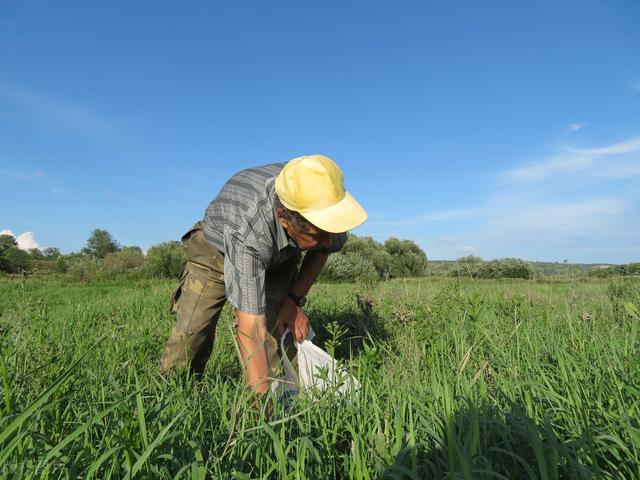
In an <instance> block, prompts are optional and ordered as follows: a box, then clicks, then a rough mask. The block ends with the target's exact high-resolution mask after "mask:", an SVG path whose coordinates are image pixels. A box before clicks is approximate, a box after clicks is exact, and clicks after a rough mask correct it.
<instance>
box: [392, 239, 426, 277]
mask: <svg viewBox="0 0 640 480" xmlns="http://www.w3.org/2000/svg"><path fill="white" fill-rule="evenodd" d="M384 249H385V251H386V252H387V253H388V254H389V255H390V258H391V264H390V268H389V276H390V277H392V278H397V277H419V276H422V275H424V274H425V273H426V270H427V255H426V254H425V253H424V251H423V250H422V249H421V248H420V247H419V246H418V245H417V244H416V243H415V242H414V241H412V240H400V239H398V238H395V237H391V238H389V239H387V241H386V242H384Z"/></svg>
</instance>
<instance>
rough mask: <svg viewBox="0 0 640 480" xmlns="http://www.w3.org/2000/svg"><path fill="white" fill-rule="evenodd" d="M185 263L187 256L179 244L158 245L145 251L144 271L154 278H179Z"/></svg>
mask: <svg viewBox="0 0 640 480" xmlns="http://www.w3.org/2000/svg"><path fill="white" fill-rule="evenodd" d="M186 261H187V256H186V255H185V253H184V248H183V247H182V244H181V243H180V242H177V241H171V242H164V243H159V244H157V245H154V246H152V247H151V248H150V249H149V251H147V255H146V257H145V259H144V270H145V271H146V272H147V273H148V274H149V275H152V276H154V277H166V278H179V277H180V276H181V275H182V271H183V270H184V265H185V263H186Z"/></svg>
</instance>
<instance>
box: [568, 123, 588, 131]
mask: <svg viewBox="0 0 640 480" xmlns="http://www.w3.org/2000/svg"><path fill="white" fill-rule="evenodd" d="M586 126H587V124H586V123H572V124H570V125H569V126H568V127H567V130H569V131H570V132H576V131H578V130H581V129H583V128H584V127H586Z"/></svg>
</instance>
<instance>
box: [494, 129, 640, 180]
mask: <svg viewBox="0 0 640 480" xmlns="http://www.w3.org/2000/svg"><path fill="white" fill-rule="evenodd" d="M638 151H640V137H636V138H632V139H629V140H627V141H624V142H620V143H616V144H613V145H608V146H605V147H597V148H589V149H577V148H569V147H565V148H564V149H563V151H562V152H561V153H560V154H558V155H555V156H552V157H550V158H545V159H542V160H540V161H538V162H534V163H530V164H528V165H525V166H522V167H518V168H514V169H511V170H507V171H504V172H502V174H501V175H502V176H503V177H504V178H506V179H507V180H513V181H521V182H535V181H538V180H543V179H545V178H547V177H550V176H553V175H556V174H562V173H578V172H581V173H584V174H586V175H591V176H598V177H625V178H626V177H633V176H636V175H638V170H639V165H640V159H638V158H637V156H634V155H633V154H636V152H638Z"/></svg>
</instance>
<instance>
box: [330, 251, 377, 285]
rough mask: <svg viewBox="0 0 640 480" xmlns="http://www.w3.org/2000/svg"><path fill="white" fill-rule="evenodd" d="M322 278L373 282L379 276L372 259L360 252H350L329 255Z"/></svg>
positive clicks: (339, 280) (338, 280)
mask: <svg viewBox="0 0 640 480" xmlns="http://www.w3.org/2000/svg"><path fill="white" fill-rule="evenodd" d="M320 278H321V279H322V280H331V281H337V282H349V281H359V282H373V281H375V280H377V279H378V278H379V277H378V272H377V271H376V267H375V265H374V264H373V262H371V260H369V259H367V258H365V257H364V256H363V255H362V254H360V253H358V252H349V253H346V254H344V255H331V256H329V259H328V260H327V263H326V265H325V266H324V269H323V270H322V273H321V276H320Z"/></svg>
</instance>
